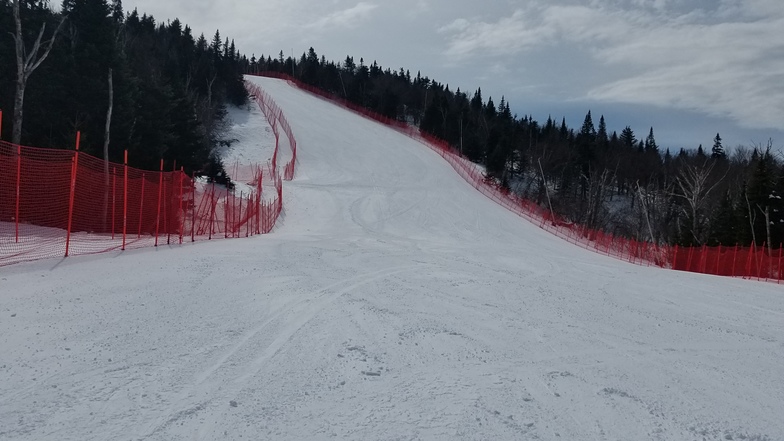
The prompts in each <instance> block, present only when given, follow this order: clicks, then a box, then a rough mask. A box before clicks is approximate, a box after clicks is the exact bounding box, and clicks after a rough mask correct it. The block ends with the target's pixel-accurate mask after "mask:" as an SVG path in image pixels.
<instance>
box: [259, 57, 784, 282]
mask: <svg viewBox="0 0 784 441" xmlns="http://www.w3.org/2000/svg"><path fill="white" fill-rule="evenodd" d="M253 75H257V76H264V77H271V78H279V79H283V80H286V81H288V82H289V83H291V84H292V85H294V86H296V87H298V88H300V89H302V90H305V91H307V92H310V93H312V94H314V95H317V96H320V97H322V98H324V99H327V100H329V101H331V102H333V103H336V104H338V105H341V106H342V107H344V108H346V109H349V110H351V111H353V112H355V113H358V114H360V115H362V116H364V117H367V118H369V119H372V120H375V121H378V122H380V123H382V124H385V125H387V126H389V127H392V128H394V129H395V130H397V131H399V132H401V133H403V134H405V135H407V136H409V137H411V138H413V139H416V140H418V141H420V142H422V143H423V144H424V145H426V146H427V147H429V148H430V149H432V150H434V151H435V152H437V153H438V154H439V155H441V156H442V157H443V158H444V159H445V160H446V161H447V162H449V164H450V165H451V166H452V168H454V169H455V171H456V172H457V173H458V174H459V175H460V176H462V177H463V178H464V179H465V180H466V181H467V182H468V183H470V184H471V185H472V186H473V187H474V188H476V189H477V190H478V191H480V192H481V193H483V194H484V195H486V196H488V197H489V198H491V199H493V200H494V201H496V202H497V203H499V204H501V205H503V206H504V207H506V208H507V209H509V210H511V211H513V212H515V213H517V214H518V215H520V216H521V217H523V218H525V219H528V220H529V221H531V222H532V223H534V224H536V225H538V226H539V227H540V228H542V229H544V230H546V231H549V232H550V233H552V234H554V235H556V236H558V237H560V238H563V239H565V240H567V241H569V242H571V243H573V244H575V245H578V246H581V247H583V248H586V249H590V250H593V251H595V252H598V253H601V254H605V255H608V256H612V257H615V258H618V259H622V260H626V261H628V262H631V263H635V264H639V265H648V266H652V265H655V266H659V267H662V268H671V269H675V270H680V271H691V272H697V273H705V274H716V275H723V276H733V277H744V278H753V279H757V280H767V281H776V282H777V283H781V281H782V280H784V266H783V265H784V260H783V259H782V257H783V256H782V251H783V250H784V246H781V245H779V249H778V250H772V251H771V250H769V249H767V248H765V247H754V246H751V247H738V246H735V247H732V248H727V247H689V248H679V247H677V246H675V247H671V246H668V245H658V244H654V243H650V242H644V241H643V242H641V241H637V240H634V239H628V238H624V237H617V236H614V235H612V234H609V233H605V232H603V231H597V230H592V229H589V228H586V227H584V226H581V225H577V224H574V223H571V222H569V221H568V220H566V219H564V218H562V217H560V216H558V215H554V214H552V213H551V212H550V211H549V210H546V209H544V208H542V207H540V206H539V205H537V204H536V203H535V202H533V201H530V200H527V199H525V198H522V197H520V196H518V195H516V194H513V193H510V192H509V191H507V190H505V189H503V188H501V187H499V186H497V185H495V184H494V183H493V182H490V181H488V180H486V179H485V176H484V172H483V170H482V169H481V168H480V167H479V166H478V165H476V164H474V163H473V162H471V161H470V160H468V159H467V158H465V157H464V156H462V155H460V154H459V153H458V152H457V151H455V149H453V148H452V147H451V146H450V145H449V144H448V143H447V142H446V141H444V140H442V139H438V138H436V137H434V136H432V135H429V134H426V133H422V132H420V131H419V129H418V128H417V127H414V126H411V125H409V124H408V123H406V122H402V121H398V120H396V119H392V118H389V117H387V116H384V115H381V114H378V113H376V112H373V111H371V110H368V109H366V108H363V107H361V106H359V105H358V104H355V103H351V102H349V101H347V100H346V99H343V98H341V97H338V96H336V95H334V94H331V93H329V92H325V91H323V90H321V89H318V88H316V87H314V86H311V85H308V84H305V83H303V82H301V81H299V80H297V79H295V78H293V77H291V76H290V75H287V74H283V73H280V72H258V73H255V74H253Z"/></svg>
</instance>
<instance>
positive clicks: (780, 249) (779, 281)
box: [776, 243, 784, 284]
mask: <svg viewBox="0 0 784 441" xmlns="http://www.w3.org/2000/svg"><path fill="white" fill-rule="evenodd" d="M782 250H784V243H780V244H779V280H777V281H776V283H777V284H780V283H781V256H782V254H781V251H782Z"/></svg>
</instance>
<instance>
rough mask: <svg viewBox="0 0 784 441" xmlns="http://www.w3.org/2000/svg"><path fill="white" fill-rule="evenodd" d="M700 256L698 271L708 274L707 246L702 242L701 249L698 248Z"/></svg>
mask: <svg viewBox="0 0 784 441" xmlns="http://www.w3.org/2000/svg"><path fill="white" fill-rule="evenodd" d="M700 253H701V254H702V256H700V272H701V273H702V274H708V246H707V245H705V244H702V250H700Z"/></svg>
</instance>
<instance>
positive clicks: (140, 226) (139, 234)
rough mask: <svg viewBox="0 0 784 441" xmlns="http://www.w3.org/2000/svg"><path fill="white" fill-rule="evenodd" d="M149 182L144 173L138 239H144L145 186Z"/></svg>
mask: <svg viewBox="0 0 784 441" xmlns="http://www.w3.org/2000/svg"><path fill="white" fill-rule="evenodd" d="M146 182H147V174H146V173H144V172H142V196H141V198H140V199H139V232H138V233H137V235H136V238H137V239H141V238H142V214H144V184H145V183H146Z"/></svg>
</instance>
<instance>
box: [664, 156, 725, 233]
mask: <svg viewBox="0 0 784 441" xmlns="http://www.w3.org/2000/svg"><path fill="white" fill-rule="evenodd" d="M715 165H716V162H715V161H711V160H710V159H708V160H705V162H704V163H703V164H702V166H697V165H696V164H688V163H684V164H683V166H682V168H681V170H680V173H679V174H678V176H676V177H675V183H676V184H677V185H678V188H679V189H680V192H677V193H674V195H675V196H678V197H680V198H683V199H684V200H685V201H686V203H687V204H688V209H689V211H686V210H685V209H684V212H685V214H686V216H687V217H689V216H690V217H691V234H692V237H693V239H694V241H695V242H696V243H698V244H699V243H702V238H701V237H700V236H699V235H698V230H699V227H700V221H699V216H700V213H701V212H702V208H703V206H704V205H705V202H706V201H707V198H708V195H709V194H710V193H711V192H712V191H713V190H714V189H715V188H716V186H718V185H719V183H720V182H721V181H722V180H723V179H724V176H722V177H721V178H719V179H718V180H717V181H716V182H714V183H713V185H711V183H710V179H709V178H710V175H711V172H712V171H713V168H714V166H715ZM725 176H726V173H725Z"/></svg>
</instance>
